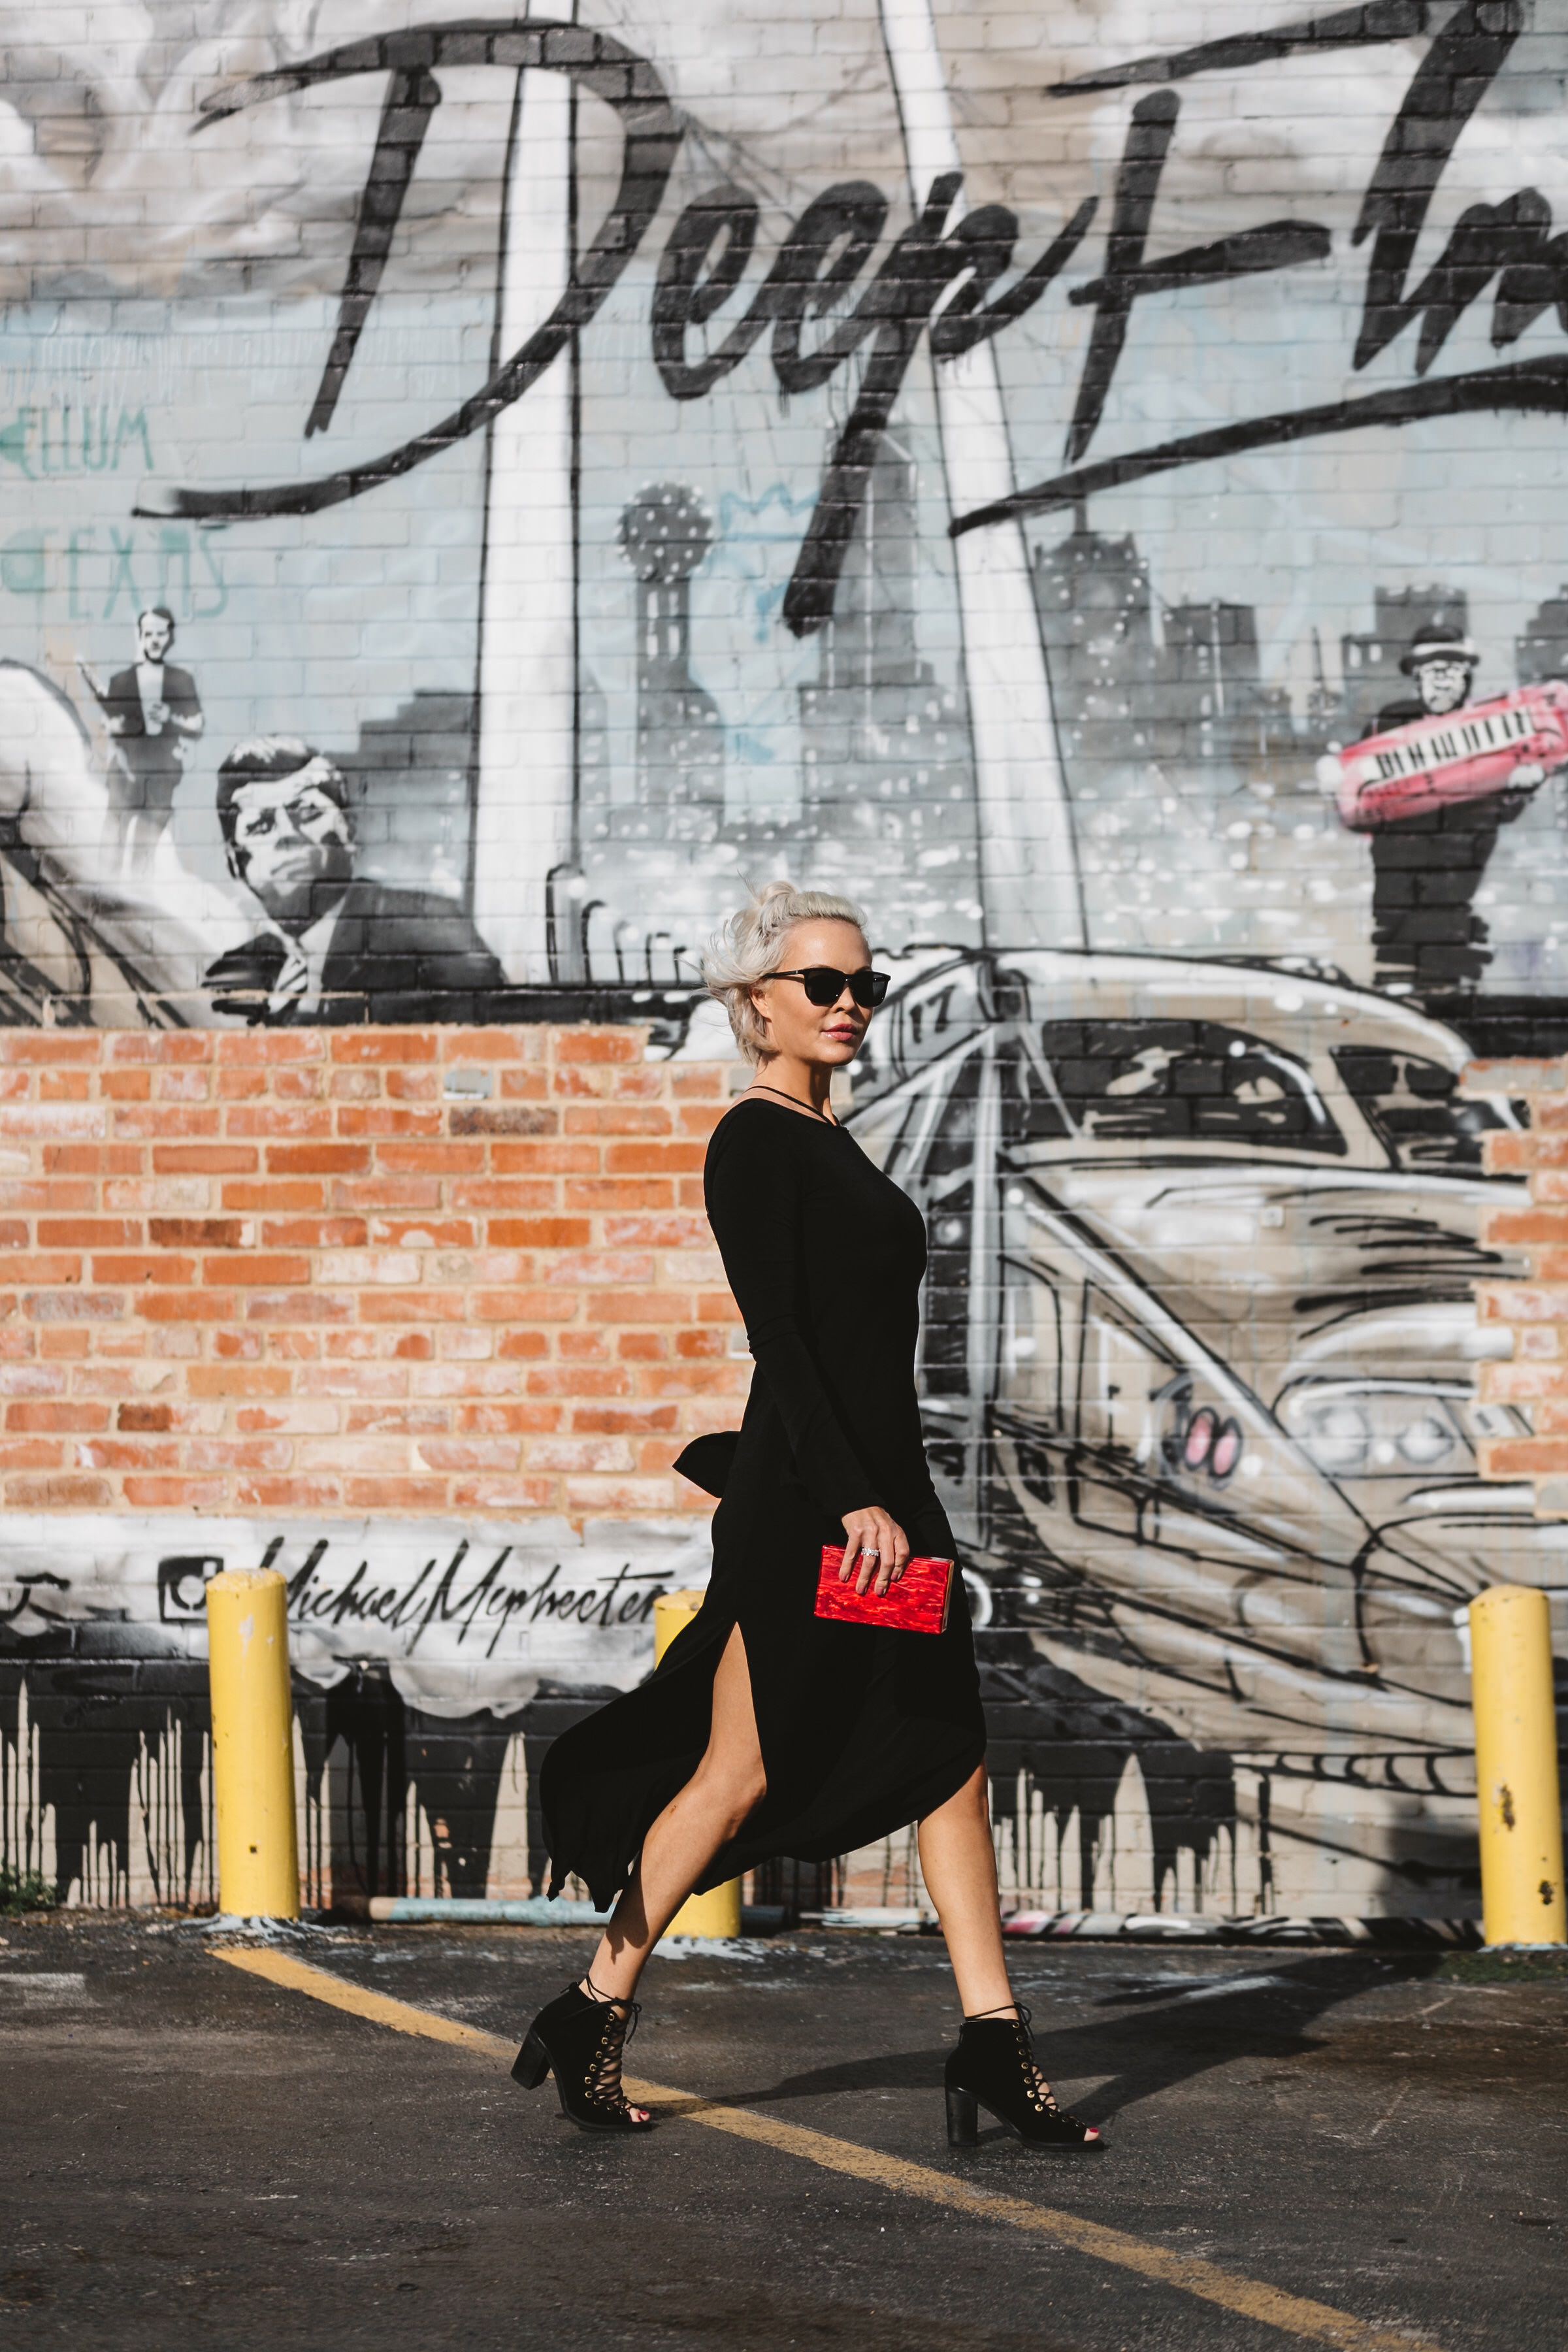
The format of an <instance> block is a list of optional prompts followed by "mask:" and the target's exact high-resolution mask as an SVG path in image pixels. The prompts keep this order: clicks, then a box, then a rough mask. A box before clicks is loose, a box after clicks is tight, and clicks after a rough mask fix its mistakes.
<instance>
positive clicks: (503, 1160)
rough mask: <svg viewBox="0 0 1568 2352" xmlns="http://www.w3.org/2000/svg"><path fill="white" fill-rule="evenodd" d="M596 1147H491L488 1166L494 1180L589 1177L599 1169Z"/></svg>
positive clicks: (577, 1145) (576, 1144)
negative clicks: (495, 1175) (507, 1178)
mask: <svg viewBox="0 0 1568 2352" xmlns="http://www.w3.org/2000/svg"><path fill="white" fill-rule="evenodd" d="M599 1151H600V1147H599V1145H598V1144H596V1143H563V1142H555V1143H547V1142H543V1141H541V1142H538V1143H505V1142H498V1143H492V1144H491V1146H490V1166H491V1167H492V1168H493V1169H494V1171H495V1172H496V1174H497V1175H498V1176H592V1175H594V1174H595V1173H596V1172H597V1171H598V1167H599Z"/></svg>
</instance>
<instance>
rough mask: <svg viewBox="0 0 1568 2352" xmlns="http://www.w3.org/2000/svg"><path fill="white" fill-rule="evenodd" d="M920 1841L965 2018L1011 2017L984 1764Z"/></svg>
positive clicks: (1041, 2089)
mask: <svg viewBox="0 0 1568 2352" xmlns="http://www.w3.org/2000/svg"><path fill="white" fill-rule="evenodd" d="M920 1841H921V1870H922V1872H923V1873H924V1874H925V1883H926V1885H927V1887H928V1888H929V1889H930V1891H931V1901H932V1902H933V1903H934V1904H935V1905H936V1915H937V1917H938V1919H939V1920H940V1921H941V1922H942V1934H943V1935H944V1936H945V1937H946V1938H947V1956H948V1958H949V1959H950V1960H951V1961H952V1973H953V1976H954V1978H955V1979H956V1980H957V1984H958V1998H959V2003H960V2006H961V2007H962V2009H963V2014H964V2016H965V2017H966V2018H978V2017H1003V2018H1005V2017H1016V2016H1017V2014H1018V2004H1017V2002H1016V1999H1015V1998H1014V1993H1013V1988H1012V1986H1011V1985H1010V1984H1009V1983H1008V1981H1007V1962H1006V1958H1005V1954H1004V1952H1003V1948H1002V1906H1001V1903H1000V1902H999V1900H998V1897H997V1887H996V1849H995V1847H994V1845H993V1844H992V1843H991V1783H990V1780H989V1778H988V1777H987V1774H986V1770H985V1767H984V1764H977V1765H976V1766H975V1769H974V1770H973V1772H972V1773H971V1774H970V1777H969V1779H968V1780H966V1781H965V1782H964V1784H963V1788H962V1789H960V1790H957V1791H956V1793H955V1794H954V1795H952V1796H951V1797H950V1798H949V1799H948V1801H947V1802H946V1804H945V1805H939V1806H938V1807H937V1809H936V1811H935V1812H934V1813H928V1814H927V1815H926V1817H925V1819H924V1821H923V1822H921V1825H920ZM1024 2048H1025V2053H1028V2063H1029V2065H1030V2069H1031V2071H1032V2074H1033V2076H1034V2081H1035V2084H1036V2088H1037V2097H1038V2098H1040V2099H1044V2100H1046V2101H1047V2103H1048V2104H1049V2105H1051V2106H1052V2107H1053V2108H1054V2106H1055V2101H1054V2100H1052V2099H1051V2086H1050V2084H1048V2083H1047V2080H1046V2078H1045V2075H1044V2074H1042V2072H1041V2071H1040V2068H1039V2066H1038V2065H1037V2063H1035V2061H1034V2059H1033V2056H1032V2053H1030V2046H1029V2044H1028V2043H1027V2042H1025V2045H1024ZM1067 2121H1068V2124H1069V2125H1071V2126H1073V2128H1074V2129H1076V2130H1079V2131H1080V2132H1081V2133H1082V2140H1083V2145H1084V2146H1086V2147H1087V2146H1090V2145H1092V2144H1093V2143H1094V2142H1095V2141H1097V2140H1098V2139H1099V2138H1100V2133H1099V2131H1098V2130H1097V2129H1096V2128H1094V2127H1093V2126H1087V2127H1086V2126H1080V2125H1079V2124H1078V2123H1077V2121H1076V2118H1075V2117H1072V2116H1068V2118H1067Z"/></svg>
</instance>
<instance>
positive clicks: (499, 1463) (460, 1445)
mask: <svg viewBox="0 0 1568 2352" xmlns="http://www.w3.org/2000/svg"><path fill="white" fill-rule="evenodd" d="M414 1451H415V1453H416V1454H417V1456H418V1458H419V1460H420V1461H421V1462H422V1463H423V1464H424V1465H425V1466H426V1469H428V1470H515V1469H519V1468H521V1464H520V1463H519V1461H518V1458H517V1446H516V1444H515V1442H514V1441H513V1440H511V1439H510V1438H506V1437H471V1438H457V1437H422V1438H420V1439H419V1441H418V1443H417V1444H416V1446H415V1448H414Z"/></svg>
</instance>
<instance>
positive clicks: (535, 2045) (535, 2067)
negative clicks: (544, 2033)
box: [511, 2033, 550, 2091]
mask: <svg viewBox="0 0 1568 2352" xmlns="http://www.w3.org/2000/svg"><path fill="white" fill-rule="evenodd" d="M549 2072H550V2053H549V2051H548V2050H547V2049H546V2048H545V2046H544V2044H543V2042H541V2040H540V2038H539V2036H538V2034H537V2033H530V2035H529V2037H528V2039H527V2041H526V2042H524V2043H523V2045H522V2048H521V2050H520V2051H519V2052H518V2053H517V2056H516V2057H515V2058H514V2059H513V2060H512V2062H511V2079H512V2081H513V2082H514V2083H521V2084H522V2087H523V2089H524V2090H525V2091H537V2090H538V2088H539V2086H540V2084H541V2083H542V2082H543V2080H544V2077H545V2076H546V2074H549Z"/></svg>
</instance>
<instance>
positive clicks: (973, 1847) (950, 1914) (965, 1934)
mask: <svg viewBox="0 0 1568 2352" xmlns="http://www.w3.org/2000/svg"><path fill="white" fill-rule="evenodd" d="M920 1843H921V1871H922V1872H923V1874H924V1876H925V1883H926V1885H927V1887H928V1888H929V1889H930V1892H931V1901H932V1902H933V1903H934V1904H935V1905H936V1914H937V1917H938V1919H939V1920H940V1921H941V1923H942V1934H943V1935H944V1936H945V1937H946V1938H947V1955H948V1958H949V1959H950V1960H951V1961H952V1973H953V1976H954V1978H955V1979H957V1984H958V1998H959V2002H960V2005H961V2006H962V2008H963V2013H964V2015H965V2017H979V2016H980V2015H982V2014H983V2012H984V2011H988V2010H989V2011H1005V2012H1011V2011H1012V2010H1013V2008H1014V2000H1013V1988H1012V1986H1011V1985H1010V1984H1009V1983H1008V1981H1007V1962H1006V1959H1005V1957H1004V1954H1003V1950H1002V1906H1001V1902H1000V1899H999V1897H998V1895H997V1888H996V1849H995V1848H994V1845H993V1844H992V1843H991V1803H990V1782H989V1780H987V1778H986V1773H985V1767H984V1764H977V1765H976V1766H975V1768H974V1770H973V1773H971V1775H970V1777H969V1779H968V1780H966V1781H965V1782H964V1784H963V1788H962V1789H960V1790H957V1792H956V1793H955V1794H954V1795H952V1796H951V1797H950V1798H949V1799H948V1801H947V1802H946V1804H945V1805H939V1806H938V1807H937V1810H936V1811H935V1812H934V1813H928V1814H927V1815H926V1817H925V1819H924V1821H923V1822H921V1825H920Z"/></svg>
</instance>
